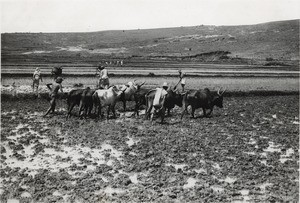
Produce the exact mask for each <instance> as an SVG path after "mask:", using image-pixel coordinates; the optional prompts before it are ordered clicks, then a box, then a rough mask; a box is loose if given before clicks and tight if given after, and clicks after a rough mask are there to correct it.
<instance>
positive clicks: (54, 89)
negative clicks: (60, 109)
mask: <svg viewBox="0 0 300 203" xmlns="http://www.w3.org/2000/svg"><path fill="white" fill-rule="evenodd" d="M62 81H63V79H62V78H61V77H57V78H56V80H55V83H49V84H47V87H48V89H49V90H50V93H49V96H50V108H49V109H48V111H47V112H46V114H45V115H44V116H47V115H48V114H49V113H50V111H52V113H54V111H55V106H56V99H57V96H58V91H59V90H60V91H61V92H63V89H62V88H63V87H62V85H61V83H62Z"/></svg>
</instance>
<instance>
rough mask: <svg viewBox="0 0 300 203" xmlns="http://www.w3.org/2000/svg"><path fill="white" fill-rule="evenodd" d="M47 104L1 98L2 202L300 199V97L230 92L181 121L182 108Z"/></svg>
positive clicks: (45, 102)
mask: <svg viewBox="0 0 300 203" xmlns="http://www.w3.org/2000/svg"><path fill="white" fill-rule="evenodd" d="M48 105H49V104H48V103H47V101H46V100H43V99H37V100H15V101H9V100H4V101H2V103H1V130H2V131H1V159H0V161H1V168H0V172H1V182H2V184H1V188H0V197H1V201H4V202H6V201H7V200H18V201H20V202H32V201H33V202H282V201H295V202H297V201H298V200H299V199H298V196H299V191H298V188H299V151H298V150H299V117H298V116H299V114H298V112H299V96H272V97H271V96H266V97H230V98H224V108H223V109H215V111H214V113H213V116H212V117H211V118H203V117H201V116H200V117H199V118H197V119H191V118H189V116H188V115H186V116H185V117H184V119H183V121H182V122H181V121H180V116H179V112H180V109H179V108H175V109H174V110H173V111H172V116H171V117H167V118H166V123H165V124H163V125H161V124H159V123H158V121H159V120H155V121H153V122H150V121H145V120H144V119H143V115H142V116H141V117H139V118H134V117H130V116H131V114H132V112H126V113H123V112H119V113H118V117H117V119H110V120H109V121H108V122H107V121H106V120H95V119H86V120H85V119H79V118H78V117H76V116H73V117H71V118H70V119H69V120H66V119H65V116H66V112H65V108H66V106H65V103H64V101H60V102H58V106H57V113H56V114H54V115H50V116H48V117H46V118H43V117H42V114H43V113H44V112H45V111H46V110H47V108H48ZM117 109H122V108H121V105H120V104H119V105H118V106H117ZM75 111H76V110H75ZM75 111H74V112H75ZM196 113H197V114H198V115H200V114H202V111H200V110H198V111H196Z"/></svg>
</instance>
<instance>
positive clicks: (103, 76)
mask: <svg viewBox="0 0 300 203" xmlns="http://www.w3.org/2000/svg"><path fill="white" fill-rule="evenodd" d="M98 71H99V73H98V75H99V83H98V87H99V88H104V89H108V86H109V79H108V73H107V69H106V68H105V66H104V65H99V66H98V70H97V72H98Z"/></svg>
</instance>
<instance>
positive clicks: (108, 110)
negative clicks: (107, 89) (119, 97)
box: [106, 105, 111, 120]
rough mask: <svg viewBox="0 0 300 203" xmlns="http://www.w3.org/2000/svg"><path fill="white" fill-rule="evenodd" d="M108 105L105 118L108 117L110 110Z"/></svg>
mask: <svg viewBox="0 0 300 203" xmlns="http://www.w3.org/2000/svg"><path fill="white" fill-rule="evenodd" d="M110 107H111V106H110V105H108V106H107V115H106V120H108V118H109V112H110Z"/></svg>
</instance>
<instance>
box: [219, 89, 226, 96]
mask: <svg viewBox="0 0 300 203" xmlns="http://www.w3.org/2000/svg"><path fill="white" fill-rule="evenodd" d="M221 89H223V88H222V87H221V88H220V89H219V90H218V95H219V96H222V95H223V94H224V92H225V91H226V88H225V89H224V91H223V92H222V93H220V91H221Z"/></svg>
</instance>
